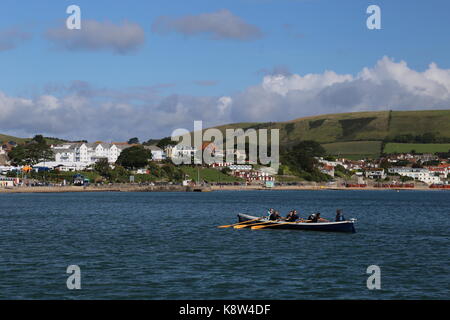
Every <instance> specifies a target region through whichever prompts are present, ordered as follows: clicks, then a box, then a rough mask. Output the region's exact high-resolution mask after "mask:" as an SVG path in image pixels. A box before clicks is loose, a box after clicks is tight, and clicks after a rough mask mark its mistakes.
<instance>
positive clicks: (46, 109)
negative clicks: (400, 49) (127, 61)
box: [0, 57, 450, 141]
mask: <svg viewBox="0 0 450 320" xmlns="http://www.w3.org/2000/svg"><path fill="white" fill-rule="evenodd" d="M167 86H171V84H161V85H155V86H143V87H134V88H127V89H123V90H115V89H114V90H113V89H108V88H97V87H93V86H91V85H90V84H89V83H87V82H83V81H75V82H73V83H71V84H68V85H49V86H47V87H46V88H45V90H43V93H42V94H41V95H38V96H36V97H31V98H28V97H27V98H24V97H13V96H9V95H7V94H6V93H4V92H2V91H0V128H2V131H3V132H2V133H10V134H20V135H22V136H32V135H33V134H36V133H43V134H46V135H52V136H60V137H65V138H70V139H89V140H91V141H92V140H98V139H102V140H105V141H109V140H125V139H128V138H130V137H134V136H138V137H140V138H141V139H148V138H158V137H162V136H167V135H170V134H171V133H172V131H173V130H174V129H176V128H186V129H190V130H192V129H193V121H194V120H203V121H204V126H205V127H206V126H214V125H220V124H225V123H232V122H239V121H283V120H291V119H294V118H297V117H301V116H309V115H317V114H324V113H335V112H352V111H362V110H414V109H449V108H450V69H441V68H439V67H438V66H437V65H436V64H435V63H431V64H430V65H429V67H428V68H427V69H426V70H425V71H422V72H420V71H416V70H413V69H411V68H409V67H408V65H407V64H406V63H405V62H404V61H400V62H395V61H394V60H392V59H390V58H387V57H384V58H382V59H381V60H379V61H378V62H377V63H376V64H375V66H373V67H370V68H369V67H366V68H363V69H362V70H361V71H360V72H359V73H357V74H356V75H350V74H337V73H335V72H333V71H325V72H323V73H317V74H306V75H299V74H295V73H291V74H268V75H266V76H264V77H263V79H262V81H261V82H260V83H259V84H257V85H254V86H251V87H248V88H246V89H244V90H243V91H241V92H240V93H238V94H234V95H231V96H218V97H202V96H190V95H178V94H171V95H168V96H166V95H164V94H163V93H162V92H161V90H162V89H163V88H165V87H167Z"/></svg>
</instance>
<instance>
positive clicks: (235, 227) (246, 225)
mask: <svg viewBox="0 0 450 320" xmlns="http://www.w3.org/2000/svg"><path fill="white" fill-rule="evenodd" d="M267 223H270V222H258V223H251V224H242V225H239V226H234V227H233V228H234V229H243V228H247V227H251V226H259V225H263V224H267Z"/></svg>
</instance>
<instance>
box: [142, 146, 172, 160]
mask: <svg viewBox="0 0 450 320" xmlns="http://www.w3.org/2000/svg"><path fill="white" fill-rule="evenodd" d="M144 149H146V150H149V151H150V152H151V153H152V160H153V161H163V160H166V159H167V157H166V153H165V152H164V150H162V149H161V148H158V147H157V146H144Z"/></svg>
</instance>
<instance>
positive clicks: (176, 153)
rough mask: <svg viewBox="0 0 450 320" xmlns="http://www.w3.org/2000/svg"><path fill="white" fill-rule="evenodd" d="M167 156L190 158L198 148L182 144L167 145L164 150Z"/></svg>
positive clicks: (195, 153)
mask: <svg viewBox="0 0 450 320" xmlns="http://www.w3.org/2000/svg"><path fill="white" fill-rule="evenodd" d="M164 151H165V153H166V155H167V157H169V158H171V159H173V158H185V159H192V158H193V157H195V156H196V155H197V152H198V150H197V149H196V148H195V147H192V146H189V145H183V144H177V145H175V146H170V145H169V146H167V147H166V149H165V150H164Z"/></svg>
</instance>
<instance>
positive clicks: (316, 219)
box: [308, 212, 329, 222]
mask: <svg viewBox="0 0 450 320" xmlns="http://www.w3.org/2000/svg"><path fill="white" fill-rule="evenodd" d="M308 220H309V221H308V222H329V221H328V220H327V219H324V218H321V217H320V212H317V213H313V214H312V215H310V216H309V217H308Z"/></svg>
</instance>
